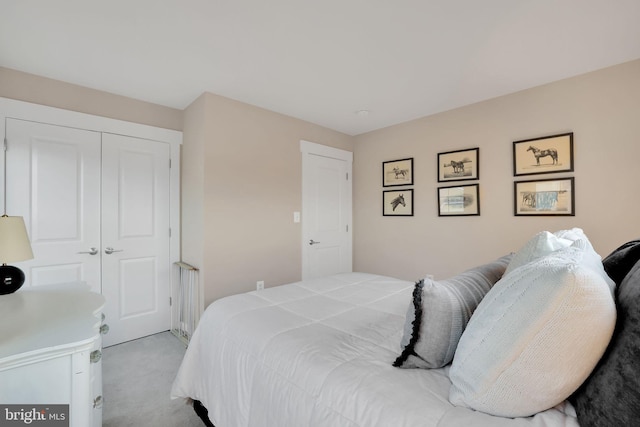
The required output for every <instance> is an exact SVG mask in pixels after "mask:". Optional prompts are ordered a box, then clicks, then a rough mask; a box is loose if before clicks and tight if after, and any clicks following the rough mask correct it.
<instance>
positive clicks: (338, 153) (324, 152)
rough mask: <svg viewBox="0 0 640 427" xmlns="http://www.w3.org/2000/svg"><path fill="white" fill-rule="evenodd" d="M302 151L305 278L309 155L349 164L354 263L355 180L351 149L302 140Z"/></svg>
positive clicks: (350, 249) (306, 267)
mask: <svg viewBox="0 0 640 427" xmlns="http://www.w3.org/2000/svg"><path fill="white" fill-rule="evenodd" d="M300 151H301V152H302V240H301V242H300V244H301V248H302V280H305V279H307V278H309V276H310V274H309V271H310V270H309V269H310V266H309V261H308V258H309V257H308V254H307V251H308V250H309V245H308V244H307V242H308V241H309V239H310V237H309V235H310V227H309V225H308V224H309V223H308V222H307V221H305V218H307V214H308V209H309V208H308V206H309V204H308V202H307V198H308V197H309V192H308V186H309V182H308V173H309V156H322V157H329V158H332V159H337V160H343V161H345V162H346V164H347V174H348V180H347V181H348V183H349V185H348V189H347V199H348V202H347V204H348V206H347V211H348V212H349V214H348V220H347V224H348V232H347V240H348V245H349V247H348V248H347V252H348V254H349V257H350V264H351V265H353V184H352V182H353V181H352V179H351V177H352V176H353V153H352V152H351V151H346V150H341V149H339V148H333V147H329V146H326V145H322V144H317V143H315V142H310V141H305V140H300Z"/></svg>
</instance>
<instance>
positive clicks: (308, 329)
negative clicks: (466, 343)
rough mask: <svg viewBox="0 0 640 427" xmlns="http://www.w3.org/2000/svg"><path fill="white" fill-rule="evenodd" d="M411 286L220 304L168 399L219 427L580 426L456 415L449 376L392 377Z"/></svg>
mask: <svg viewBox="0 0 640 427" xmlns="http://www.w3.org/2000/svg"><path fill="white" fill-rule="evenodd" d="M413 285H414V284H413V283H411V282H405V281H400V280H397V279H393V278H389V277H383V276H376V275H371V274H363V273H348V274H341V275H336V276H331V277H328V278H323V279H318V280H311V281H303V282H298V283H294V284H290V285H285V286H279V287H275V288H268V289H265V290H262V291H257V292H250V293H246V294H241V295H235V296H232V297H228V298H223V299H221V300H218V301H216V302H215V303H213V304H211V306H209V307H208V308H207V310H206V311H205V313H204V315H203V317H202V320H201V321H200V324H199V326H198V329H197V330H196V332H195V334H194V336H193V339H192V340H191V343H190V344H189V348H188V349H187V352H186V355H185V357H184V360H183V362H182V365H181V367H180V370H179V372H178V375H177V377H176V379H175V382H174V384H173V389H172V391H171V395H172V397H173V398H178V397H184V398H192V399H195V400H200V401H201V402H202V403H203V405H204V406H205V407H206V408H207V409H208V410H209V418H210V419H211V421H212V422H213V423H214V424H215V425H216V427H235V426H247V427H262V426H264V427H286V426H291V427H315V426H317V427H320V426H323V427H342V426H345V427H354V426H361V427H374V426H380V427H382V426H385V427H386V426H389V427H400V426H420V427H430V426H440V427H443V426H465V427H471V426H473V427H476V426H487V427H489V426H490V427H500V426H505V427H510V426H529V427H541V426H578V422H577V420H576V417H575V411H574V409H573V407H572V406H571V405H570V404H569V403H563V404H561V405H559V406H558V407H556V408H553V409H550V410H548V411H545V412H542V413H539V414H537V415H536V416H534V417H529V418H517V419H509V418H499V417H493V416H490V415H486V414H483V413H480V412H475V411H473V410H470V409H467V408H461V407H455V406H453V405H451V404H450V403H449V401H448V395H449V388H450V386H451V383H450V381H449V377H448V367H445V368H443V369H433V370H424V369H399V368H394V367H393V366H391V364H392V363H393V361H394V360H395V358H396V357H397V356H398V354H399V352H400V340H401V337H402V328H403V324H404V317H405V314H406V310H407V307H408V305H409V302H410V300H411V291H412V289H413Z"/></svg>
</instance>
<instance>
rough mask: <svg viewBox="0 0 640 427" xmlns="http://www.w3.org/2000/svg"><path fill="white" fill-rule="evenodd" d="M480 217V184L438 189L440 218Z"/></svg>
mask: <svg viewBox="0 0 640 427" xmlns="http://www.w3.org/2000/svg"><path fill="white" fill-rule="evenodd" d="M478 215H480V184H467V185H454V186H450V187H438V216H478Z"/></svg>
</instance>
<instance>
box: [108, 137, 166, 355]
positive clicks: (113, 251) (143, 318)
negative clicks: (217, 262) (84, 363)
mask: <svg viewBox="0 0 640 427" xmlns="http://www.w3.org/2000/svg"><path fill="white" fill-rule="evenodd" d="M169 158H170V147H169V145H168V144H164V143H159V142H155V141H149V140H144V139H139V138H132V137H127V136H121V135H113V134H107V133H105V134H103V144H102V171H103V172H102V290H103V294H104V296H105V298H106V300H107V303H106V305H105V315H106V316H107V322H108V323H109V326H110V332H109V333H108V334H107V335H105V336H104V343H105V345H111V344H116V343H119V342H123V341H128V340H131V339H135V338H139V337H142V336H146V335H150V334H154V333H157V332H161V331H166V330H168V329H170V325H171V317H170V316H171V314H170V305H169V297H170V276H171V271H170V267H171V263H170V259H169V236H170V229H169V172H170V169H169Z"/></svg>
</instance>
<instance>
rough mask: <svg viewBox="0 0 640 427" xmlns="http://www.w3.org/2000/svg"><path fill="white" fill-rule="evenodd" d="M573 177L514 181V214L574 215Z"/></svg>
mask: <svg viewBox="0 0 640 427" xmlns="http://www.w3.org/2000/svg"><path fill="white" fill-rule="evenodd" d="M574 182H575V180H574V178H573V177H569V178H561V179H541V180H537V181H516V182H515V183H514V185H515V187H514V191H515V214H516V215H570V216H574V215H575V210H574V201H575V200H574V192H573V189H574Z"/></svg>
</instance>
